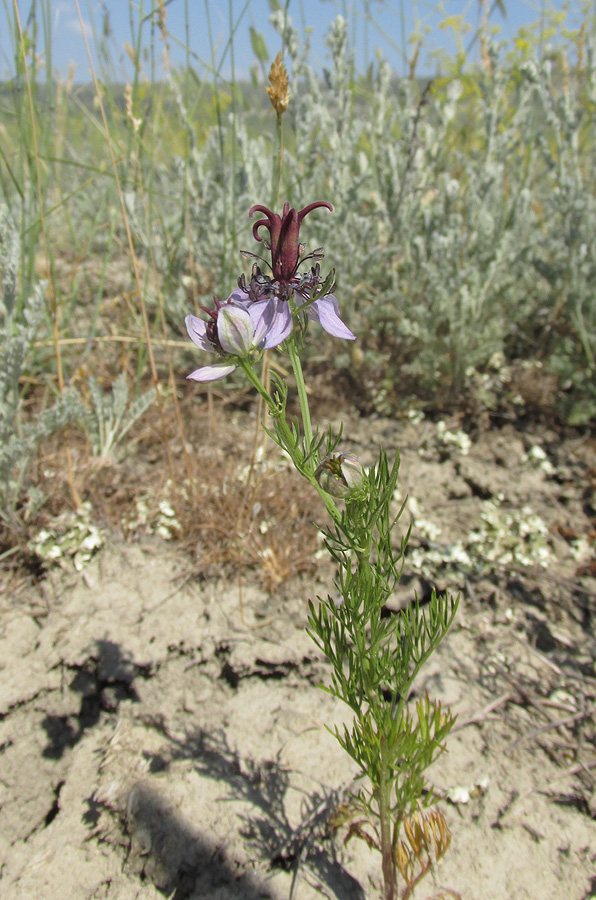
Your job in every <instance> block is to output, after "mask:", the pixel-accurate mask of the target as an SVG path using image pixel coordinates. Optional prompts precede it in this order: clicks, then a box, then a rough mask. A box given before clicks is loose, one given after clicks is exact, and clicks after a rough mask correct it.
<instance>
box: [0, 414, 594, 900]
mask: <svg viewBox="0 0 596 900" xmlns="http://www.w3.org/2000/svg"><path fill="white" fill-rule="evenodd" d="M242 427H244V428H246V427H247V426H246V425H242V422H241V421H239V424H238V428H242ZM429 429H430V430H429ZM349 433H350V435H351V438H352V441H351V444H350V445H349V449H354V450H356V451H357V452H359V453H361V455H362V456H363V458H364V461H365V462H371V461H372V460H373V458H374V457H375V455H376V448H377V446H378V445H381V446H385V447H386V448H387V449H388V450H391V449H392V447H394V446H396V445H397V444H399V445H400V446H401V448H402V467H401V476H400V478H401V482H400V483H401V491H402V494H403V495H405V494H406V493H407V492H409V493H410V494H411V495H412V496H415V498H416V500H417V501H418V505H417V507H416V509H417V511H418V516H419V518H420V520H421V522H422V521H423V517H422V516H421V513H420V510H423V511H424V515H425V516H426V520H427V523H426V525H424V528H423V527H421V528H420V529H418V528H417V526H415V528H414V532H413V538H412V546H413V547H414V548H415V547H416V545H418V546H419V547H422V548H423V549H424V548H426V551H428V550H429V548H431V549H432V548H434V550H435V551H437V548H439V550H441V548H442V551H443V552H444V555H448V552H447V549H446V548H448V546H452V545H453V544H454V543H456V542H457V541H458V539H461V538H465V536H466V534H469V533H470V531H472V530H473V529H475V528H477V526H478V522H479V521H480V516H481V513H482V510H483V509H484V508H485V507H484V506H483V504H485V502H486V498H487V497H491V496H495V495H497V494H499V493H500V494H501V495H502V505H503V506H506V507H508V508H509V509H512V510H521V509H523V508H524V507H526V506H530V507H531V509H532V511H533V512H534V513H536V514H538V515H540V516H541V517H542V519H543V520H544V521H545V522H546V524H547V526H548V534H547V535H546V538H545V541H546V544H547V545H548V547H549V548H550V552H551V556H550V560H549V562H548V565H547V566H546V567H541V566H539V565H534V566H533V567H530V568H524V567H523V566H519V565H517V564H514V563H511V564H510V565H506V564H498V563H495V565H494V566H493V570H492V571H482V570H481V569H480V567H479V566H478V565H477V566H476V568H475V569H474V567H472V568H471V569H470V568H468V571H467V572H466V573H464V574H462V573H461V572H460V573H459V574H458V573H457V567H456V566H455V567H454V566H451V571H450V570H449V567H448V566H447V564H445V565H443V566H441V565H438V566H437V568H436V579H438V581H439V582H440V583H441V584H447V585H448V586H449V587H450V588H451V589H454V590H455V591H459V590H460V589H461V590H462V600H461V605H460V609H459V612H458V615H457V620H456V623H455V624H454V626H453V628H452V630H451V632H450V633H449V635H448V637H447V639H446V640H445V641H444V643H443V644H442V645H441V647H440V648H439V650H438V652H437V653H436V655H435V656H434V657H433V658H432V660H431V661H430V663H429V665H428V667H427V669H426V671H424V672H423V673H422V674H421V677H420V679H419V683H417V684H416V685H415V693H416V695H417V696H420V695H421V694H422V693H423V692H424V690H425V689H428V691H429V693H430V694H431V696H432V697H436V698H440V699H441V700H442V701H444V702H445V703H448V704H451V706H452V709H453V711H454V712H455V713H457V716H458V722H457V724H456V727H455V729H454V731H453V732H452V734H451V735H450V737H449V739H448V752H447V753H446V754H444V755H443V756H442V757H441V758H440V760H439V761H438V762H437V763H436V764H435V765H434V766H433V768H432V769H431V770H430V780H431V782H432V784H433V785H434V786H435V788H436V790H437V791H438V792H439V794H442V795H443V797H444V799H443V800H442V802H441V808H442V810H443V811H444V814H445V816H446V818H447V820H448V823H449V826H450V828H451V831H452V835H453V840H452V845H451V848H450V849H449V851H448V853H447V854H446V856H445V857H444V858H443V860H441V862H440V863H439V865H438V866H437V867H436V869H435V872H434V873H433V875H430V876H428V877H427V878H426V879H425V880H424V881H423V882H422V883H421V885H420V887H419V888H418V889H417V893H416V894H415V897H421V898H424V897H428V896H430V895H431V894H433V895H434V894H435V893H437V894H439V893H440V891H441V889H443V890H444V889H445V888H449V889H450V890H452V891H455V892H457V894H459V895H460V896H461V897H462V898H469V900H472V898H474V900H513V898H515V900H526V898H527V900H546V898H548V900H587V898H590V897H596V822H595V821H594V815H595V814H596V793H595V791H594V788H595V786H596V783H595V781H594V774H595V773H596V768H595V765H596V747H595V743H594V742H595V730H594V717H593V711H594V700H595V697H596V672H595V669H594V662H593V661H594V655H595V650H596V631H595V629H596V625H595V622H596V618H595V616H596V603H595V594H596V590H595V584H596V583H595V580H594V578H593V577H592V576H593V555H592V557H590V556H589V555H588V557H587V559H586V558H584V562H583V568H582V566H581V565H580V563H579V562H578V559H577V553H575V556H574V553H573V546H574V545H573V544H572V536H573V535H575V537H576V538H577V536H578V535H580V536H581V535H582V534H583V535H587V534H588V532H589V530H590V528H591V527H593V525H591V524H590V521H589V514H590V506H589V504H587V503H586V499H585V497H586V491H588V490H589V485H588V477H587V473H589V466H590V459H592V461H593V458H594V456H593V454H594V445H593V443H592V444H590V441H589V440H587V441H586V440H582V439H581V438H579V437H578V438H577V439H573V440H566V441H561V440H560V439H558V438H557V436H556V435H549V433H548V432H544V431H543V432H541V433H540V434H537V435H531V434H524V435H519V434H516V433H515V432H513V431H510V432H507V431H501V432H489V433H487V434H485V435H484V436H483V437H481V438H480V439H479V440H478V441H477V442H476V443H473V445H472V446H471V448H470V451H469V453H467V454H465V453H463V452H461V450H462V449H465V448H458V446H457V442H455V443H454V444H453V445H449V446H447V444H448V442H447V444H446V442H445V439H444V438H443V439H442V442H441V441H440V442H439V443H437V441H436V440H435V439H434V437H433V435H435V428H434V426H429V425H427V424H426V423H424V422H423V423H420V424H418V425H416V426H413V425H406V426H398V425H396V423H395V422H391V421H388V420H380V419H378V420H368V421H359V422H358V421H357V422H354V423H352V426H351V428H350V429H349ZM429 434H430V438H429ZM533 446H540V447H541V448H542V450H543V451H544V452H545V453H546V458H547V459H548V460H549V461H550V463H551V465H550V467H549V466H544V457H543V455H542V454H538V456H534V457H532V455H530V457H528V456H527V453H528V450H529V449H531V448H532V447H533ZM446 448H447V449H446ZM524 454H526V455H525V456H524ZM592 464H593V462H592ZM586 510H587V512H586ZM197 514H200V510H199V511H197ZM428 520H430V521H431V522H432V521H434V523H435V524H436V525H439V526H441V532H440V533H439V532H437V531H435V533H434V535H432V537H433V539H432V540H431V538H429V537H428V535H429V534H430V533H431V531H432V529H431V531H429V526H428ZM399 528H400V526H399V525H398V530H399ZM404 528H405V525H404ZM424 529H426V535H427V537H426V538H425V537H424ZM402 532H403V529H402V530H401V531H399V534H401V533H402ZM399 534H398V535H397V538H396V539H398V538H399ZM592 546H593V545H592ZM589 552H591V551H589ZM429 580H430V576H429V578H428V579H427V577H426V576H424V575H421V574H420V573H416V572H412V571H411V569H410V568H409V566H408V563H406V568H405V579H404V581H405V583H404V585H403V587H400V591H399V594H398V595H397V596H396V597H395V598H393V605H394V607H397V606H399V605H400V603H402V604H403V603H404V602H406V601H408V600H410V599H411V598H412V597H413V594H414V590H418V591H419V593H420V594H421V596H422V599H424V595H425V592H428V582H429ZM329 584H330V573H329V570H327V569H326V568H325V566H324V565H322V566H321V572H320V575H317V576H316V577H314V578H310V579H309V580H306V581H305V582H301V581H300V580H298V579H296V581H295V582H294V583H293V584H292V585H291V590H290V592H288V590H287V589H286V593H285V597H284V598H283V599H280V597H279V596H278V597H275V596H274V597H271V596H269V595H267V594H266V593H265V592H263V591H261V590H260V589H258V588H257V587H256V586H255V585H254V583H252V584H251V582H250V576H248V575H247V577H246V578H245V584H244V592H243V602H244V622H243V620H242V618H241V617H240V614H239V599H238V588H237V583H236V581H235V580H232V579H231V578H230V579H229V580H225V579H215V578H211V579H203V580H201V579H200V578H198V577H197V575H196V572H195V571H194V570H193V566H192V563H191V562H190V561H189V558H188V557H184V556H183V555H182V554H181V553H177V552H176V551H175V550H174V549H172V545H170V544H167V543H165V542H159V541H158V540H157V539H155V538H147V539H146V540H142V541H141V540H139V541H137V542H136V543H130V542H129V543H125V542H124V541H123V540H122V539H121V538H118V537H117V536H116V535H113V536H112V538H111V539H110V542H109V546H107V547H105V548H104V549H103V550H102V551H101V552H100V553H99V554H98V555H97V556H96V557H95V558H94V560H93V561H92V562H91V564H90V565H89V566H88V567H87V568H86V569H85V571H84V572H83V573H82V574H75V573H74V572H71V573H64V572H60V571H59V570H55V571H54V572H53V573H50V574H49V575H48V577H47V579H46V580H45V583H44V584H43V591H40V589H39V587H36V588H34V587H32V588H31V589H30V590H29V591H28V593H20V594H19V596H18V598H14V597H11V596H10V595H9V594H8V593H7V592H6V591H5V592H4V593H3V594H2V595H0V596H1V598H2V611H1V620H0V625H1V635H0V666H1V672H0V713H1V715H2V720H1V722H0V798H1V809H0V860H1V865H2V870H1V882H0V895H1V896H2V897H3V898H6V900H33V898H36V900H37V898H42V900H54V898H55V900H83V898H93V900H99V898H109V900H132V898H137V897H139V898H140V897H142V898H144V900H151V898H161V897H164V896H165V897H169V898H176V900H185V898H195V900H198V898H210V900H240V898H242V900H250V898H261V897H262V898H265V897H268V898H275V900H281V898H287V897H290V896H291V897H293V898H296V900H310V898H312V900H314V898H319V897H331V898H338V900H348V898H354V900H356V898H376V897H379V896H380V889H381V885H380V878H379V857H378V855H377V854H376V853H375V852H372V851H370V850H369V849H368V848H367V847H366V845H365V844H364V843H362V842H361V841H358V840H357V839H353V840H351V841H350V842H349V843H348V844H344V842H343V838H344V837H345V832H344V833H342V832H341V831H340V832H339V833H336V834H332V833H331V830H330V828H329V827H328V825H327V820H328V818H329V816H330V814H331V813H332V811H333V810H334V808H336V807H337V806H338V804H339V803H340V802H341V800H342V798H343V797H344V791H345V790H346V789H348V788H349V787H350V785H351V783H352V779H353V777H354V775H355V774H356V773H355V769H354V766H353V764H352V763H351V761H350V760H349V759H348V758H347V757H346V756H345V754H344V752H343V751H342V750H341V748H340V746H339V745H338V744H337V742H336V741H335V739H334V738H333V736H332V735H331V734H330V733H329V731H328V727H330V728H333V727H334V726H335V725H341V724H342V722H343V721H349V716H348V715H347V713H346V710H345V709H343V708H342V706H341V705H340V704H339V703H338V702H337V701H335V700H334V699H333V698H332V697H330V696H329V695H328V694H326V693H325V692H324V691H322V690H321V689H320V687H319V685H320V684H321V683H325V682H326V681H327V680H328V668H327V664H326V663H325V661H324V660H323V659H322V657H321V655H320V654H319V653H318V652H317V650H316V648H315V647H314V645H313V644H312V642H311V641H310V639H309V638H308V636H307V635H306V634H305V621H306V600H307V598H308V597H315V596H316V595H317V593H318V594H321V593H325V592H326V590H327V589H328V588H329ZM288 593H289V599H288ZM292 598H293V599H292ZM433 878H434V883H433Z"/></svg>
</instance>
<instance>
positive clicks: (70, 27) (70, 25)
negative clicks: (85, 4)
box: [63, 16, 93, 40]
mask: <svg viewBox="0 0 596 900" xmlns="http://www.w3.org/2000/svg"><path fill="white" fill-rule="evenodd" d="M63 27H64V28H65V29H66V31H70V33H71V34H76V35H80V34H81V23H80V21H79V18H78V16H77V17H76V18H72V19H67V21H66V22H65V23H64V26H63ZM83 30H84V33H85V36H86V37H87V39H88V40H90V39H91V37H92V36H93V29H92V28H91V24H90V22H88V21H87V20H86V19H83Z"/></svg>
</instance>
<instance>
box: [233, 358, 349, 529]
mask: <svg viewBox="0 0 596 900" xmlns="http://www.w3.org/2000/svg"><path fill="white" fill-rule="evenodd" d="M238 362H239V364H240V366H241V367H242V369H243V370H244V372H245V373H246V375H247V377H248V380H249V381H250V383H251V384H252V386H253V387H254V388H256V390H257V391H258V392H259V396H261V397H262V398H263V400H264V401H265V403H266V404H267V407H268V409H269V412H270V413H271V415H272V416H273V417H274V418H275V424H276V429H275V430H276V432H277V439H276V443H278V444H279V446H280V447H282V448H283V449H284V450H285V451H286V453H288V454H289V456H290V459H291V460H292V462H293V464H294V466H295V468H296V469H297V470H298V472H300V474H301V475H302V476H303V477H304V478H306V480H307V481H308V482H310V484H312V486H313V487H314V488H315V489H316V491H317V493H318V494H319V496H320V497H321V500H322V501H323V503H324V504H325V508H326V510H327V512H328V513H329V515H330V516H331V518H332V519H333V520H334V521H335V522H339V521H340V520H341V513H340V511H339V510H338V508H337V506H336V505H335V503H334V501H333V497H332V496H331V495H330V494H328V493H327V491H324V490H323V488H322V487H321V485H320V484H319V482H318V481H317V479H316V478H315V474H314V472H313V470H312V465H310V464H309V461H307V458H306V454H305V453H304V452H303V450H302V448H301V447H300V444H299V442H297V441H296V439H295V438H294V435H293V434H292V431H291V429H290V427H289V425H288V423H287V421H286V417H285V414H284V413H283V412H281V413H280V410H279V407H278V405H277V404H276V402H275V400H274V399H273V397H272V396H271V394H270V393H269V391H267V389H266V388H265V386H264V385H263V382H262V381H261V379H260V378H259V376H258V375H257V373H256V372H255V370H254V369H253V367H252V365H251V363H250V361H249V360H248V359H239V360H238ZM298 365H299V372H300V375H301V376H302V368H300V361H299V360H298ZM302 386H303V389H304V397H305V398H306V388H305V386H304V379H303V378H302ZM301 407H302V404H301ZM306 413H307V416H308V425H309V428H310V415H309V413H308V403H307V405H306ZM310 436H311V440H312V431H311V432H310Z"/></svg>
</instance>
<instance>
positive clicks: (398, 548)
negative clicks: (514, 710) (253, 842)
mask: <svg viewBox="0 0 596 900" xmlns="http://www.w3.org/2000/svg"><path fill="white" fill-rule="evenodd" d="M318 208H323V209H327V210H330V211H331V210H332V207H331V204H329V203H327V202H322V201H318V202H315V203H311V204H310V205H308V206H306V207H305V208H304V209H302V210H300V211H296V210H295V209H292V208H291V207H290V204H289V203H285V204H284V207H283V211H282V214H281V215H278V214H276V213H274V212H272V211H271V210H269V209H267V208H266V207H264V206H253V208H252V209H251V210H250V213H249V215H250V216H252V215H253V214H254V213H255V212H258V213H261V214H262V216H263V217H262V218H260V219H259V220H258V221H256V222H255V223H254V225H253V234H254V236H255V238H256V239H257V240H258V241H260V242H262V243H263V244H264V246H265V248H266V250H268V251H270V253H271V262H269V261H268V260H266V259H265V258H264V257H263V256H256V255H255V254H253V253H246V252H245V253H244V255H245V256H247V257H250V258H252V259H253V265H252V272H251V277H250V279H248V280H247V278H246V277H245V276H244V275H242V276H241V277H240V279H239V281H238V287H237V288H236V289H235V290H234V291H233V292H232V293H231V294H230V296H229V297H228V298H227V299H226V301H225V302H223V303H220V302H219V301H218V300H217V299H215V304H214V308H213V309H205V310H204V312H205V314H206V319H202V318H200V317H198V316H194V315H188V316H187V317H186V327H187V330H188V333H189V335H190V337H191V339H192V340H193V341H194V343H195V344H196V345H197V346H198V347H200V348H201V349H202V350H206V351H209V352H212V353H215V354H216V355H217V356H218V359H217V360H216V361H215V362H214V363H212V364H207V365H205V366H202V367H201V368H199V369H197V370H196V371H194V372H192V373H191V374H190V375H189V376H188V378H190V379H191V380H194V381H199V382H210V381H214V380H216V379H220V378H223V377H225V376H226V375H228V374H230V373H231V372H233V371H234V370H235V369H237V368H240V369H242V370H243V371H244V373H245V374H246V377H247V378H248V380H249V381H250V383H251V384H252V385H253V386H254V388H255V389H256V391H257V392H258V393H259V395H260V396H261V398H262V399H263V401H264V402H265V404H266V407H267V409H268V410H269V414H270V416H271V420H272V423H273V424H272V427H271V428H268V429H266V430H267V433H268V434H269V435H270V437H271V438H272V439H273V440H274V441H275V443H277V444H278V445H279V446H280V447H281V448H282V449H283V450H284V451H285V452H286V453H287V454H288V456H289V457H290V459H291V460H292V463H293V464H294V466H295V468H296V469H297V470H298V472H299V473H300V474H301V475H302V476H303V477H304V478H305V479H306V480H307V481H308V482H309V483H310V484H311V485H312V486H313V487H314V488H315V489H316V490H317V491H318V493H319V495H320V497H321V500H322V502H323V504H324V506H325V509H326V510H327V513H328V523H327V524H326V525H324V526H323V527H322V529H321V530H322V533H323V537H324V545H325V547H326V549H327V550H328V552H329V553H330V555H331V557H332V558H333V560H334V562H335V564H336V566H337V569H336V575H335V578H334V595H333V596H331V595H328V596H327V597H326V598H321V597H317V598H316V599H315V600H312V599H311V600H309V603H308V609H309V615H308V633H309V634H310V636H311V638H312V639H313V641H314V643H315V644H316V645H317V647H318V648H319V649H320V650H321V651H322V652H323V653H324V655H325V656H326V658H327V659H328V660H329V662H330V664H331V678H330V683H329V684H328V685H327V686H326V688H325V689H326V690H327V691H329V693H331V694H332V695H334V696H336V697H338V698H339V699H341V700H343V702H344V703H346V704H347V705H348V706H349V708H350V709H351V710H352V712H353V720H352V723H351V725H350V726H345V727H344V729H343V731H341V730H338V729H336V731H335V736H336V737H337V740H338V741H339V743H340V744H341V746H342V747H343V748H344V750H345V751H346V752H347V753H348V754H349V755H350V757H351V758H352V759H353V760H354V761H355V762H356V764H357V765H358V767H359V769H360V776H361V777H360V780H359V784H360V787H359V789H358V790H357V792H355V793H352V794H350V796H349V798H348V800H347V802H346V803H345V804H343V805H342V807H341V809H340V811H338V814H337V815H336V816H335V817H334V822H335V824H336V825H338V826H339V825H345V826H346V827H347V829H348V831H347V837H346V839H347V838H350V837H353V836H356V837H360V838H362V839H363V840H365V841H366V842H367V844H368V845H369V846H371V847H374V848H377V849H378V850H379V851H380V853H381V860H382V863H381V865H382V881H383V897H384V898H385V900H395V898H397V896H398V875H400V876H401V878H402V879H403V882H404V887H403V891H402V894H401V896H402V897H408V896H410V894H411V892H412V890H413V889H414V887H415V885H416V884H417V883H418V881H419V880H420V879H421V878H422V877H423V876H424V875H425V874H426V873H427V872H428V871H429V869H430V868H431V867H432V865H433V863H434V861H435V860H437V859H439V858H440V857H441V856H442V855H443V853H444V852H445V851H446V849H447V847H448V846H449V841H450V834H449V830H448V828H447V824H446V822H445V819H444V818H443V816H442V814H441V813H440V812H439V811H438V810H436V809H432V808H431V806H432V803H433V799H434V798H433V794H432V790H429V788H428V785H427V783H426V779H425V770H426V769H427V768H428V766H429V765H430V764H431V763H432V762H433V760H434V759H435V758H436V757H437V756H438V754H440V753H441V751H442V750H443V749H444V742H445V738H446V737H447V734H448V732H449V730H450V728H451V726H452V724H453V717H452V715H451V714H450V713H449V712H448V711H444V710H443V709H442V708H441V705H440V704H439V703H438V702H437V701H434V700H431V699H430V698H429V697H428V695H426V696H424V697H422V698H419V699H418V700H417V701H416V702H415V703H411V702H410V699H409V698H410V693H411V689H412V685H413V682H414V680H415V679H416V677H417V675H418V673H419V672H420V669H421V668H422V666H423V665H424V663H425V662H426V661H427V659H428V658H429V656H430V655H431V654H432V653H433V651H434V650H435V649H436V647H437V645H438V644H439V642H440V641H441V640H442V639H443V638H444V637H445V635H446V633H447V631H448V629H449V626H450V625H451V623H452V621H453V618H454V616H455V612H456V608H457V600H455V599H454V598H452V597H450V596H449V595H444V596H438V595H437V594H436V593H434V592H433V594H432V598H431V600H430V602H429V603H428V605H426V606H424V607H423V606H421V605H420V603H419V601H418V599H417V598H415V599H413V601H412V603H411V604H410V606H408V607H407V608H405V609H402V610H399V611H397V612H391V611H389V609H388V607H387V601H388V600H389V598H390V596H391V594H392V592H393V591H394V590H395V587H396V585H397V583H398V581H399V577H400V573H401V570H402V567H403V561H404V553H405V549H406V544H407V535H406V536H404V537H402V538H401V539H400V540H399V541H397V540H396V539H395V534H394V527H395V525H396V522H397V520H398V519H399V517H400V515H401V512H402V511H403V508H404V507H403V505H402V507H401V508H400V509H398V510H397V511H396V510H395V508H394V504H395V500H394V494H395V492H396V487H397V478H398V470H399V457H396V458H395V460H393V462H390V460H389V459H388V457H387V454H386V453H385V452H384V451H383V450H381V452H380V453H379V458H378V461H377V463H376V465H374V466H372V467H371V468H370V469H369V470H368V471H367V470H365V469H364V467H363V466H362V465H361V463H360V461H359V460H358V458H357V457H356V456H354V455H353V454H351V453H345V452H342V450H341V448H340V439H341V435H335V434H333V433H332V431H331V430H328V431H327V432H325V433H323V434H321V433H320V432H319V431H318V430H317V429H316V428H313V425H312V422H311V416H310V410H309V404H308V396H307V391H306V386H305V381H304V375H303V370H302V364H301V352H302V350H303V348H304V346H305V342H306V340H307V337H308V330H309V326H310V324H311V323H312V322H313V321H314V322H318V323H320V324H321V325H322V327H323V328H324V329H325V330H326V331H327V332H328V333H329V334H331V335H333V336H334V337H337V338H340V339H342V340H349V341H352V340H355V339H356V338H355V335H354V334H353V333H352V332H351V331H350V330H349V328H348V327H347V325H346V324H345V323H344V322H343V321H342V319H341V318H340V315H339V305H338V300H337V298H336V297H335V293H334V291H335V287H336V279H335V271H334V270H331V272H330V273H329V274H328V275H327V276H326V277H323V276H322V275H321V268H320V263H321V260H322V259H323V255H324V254H323V250H322V248H318V249H316V250H314V251H312V252H310V253H309V252H307V250H306V246H305V245H304V244H303V243H301V241H300V227H301V225H302V222H303V220H304V218H305V217H306V216H307V215H308V214H309V213H310V212H312V211H313V210H315V209H318ZM264 231H267V232H268V236H267V237H265V236H264V234H263V232H264ZM271 348H277V349H278V351H281V352H285V353H287V355H288V357H289V360H290V363H291V367H292V371H293V374H294V379H295V383H296V388H297V393H298V400H299V404H300V420H294V421H288V418H287V414H286V403H287V397H288V384H287V381H286V380H284V379H283V378H282V377H281V376H280V375H279V374H277V372H273V373H272V375H271V385H272V386H271V387H270V388H268V387H267V386H266V385H265V383H264V380H263V379H262V378H261V376H260V375H259V373H258V372H257V366H258V364H259V362H260V361H261V358H262V356H263V353H264V352H265V351H266V350H269V349H271Z"/></svg>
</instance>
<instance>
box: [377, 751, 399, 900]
mask: <svg viewBox="0 0 596 900" xmlns="http://www.w3.org/2000/svg"><path fill="white" fill-rule="evenodd" d="M380 776H381V778H380V780H381V783H380V784H379V818H380V820H381V823H380V824H381V855H382V868H383V888H384V891H383V893H384V900H395V898H396V897H397V878H396V875H395V864H394V862H393V841H392V839H391V803H390V792H391V778H390V775H389V765H388V760H387V738H386V737H385V736H384V735H383V736H382V737H381V772H380Z"/></svg>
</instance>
